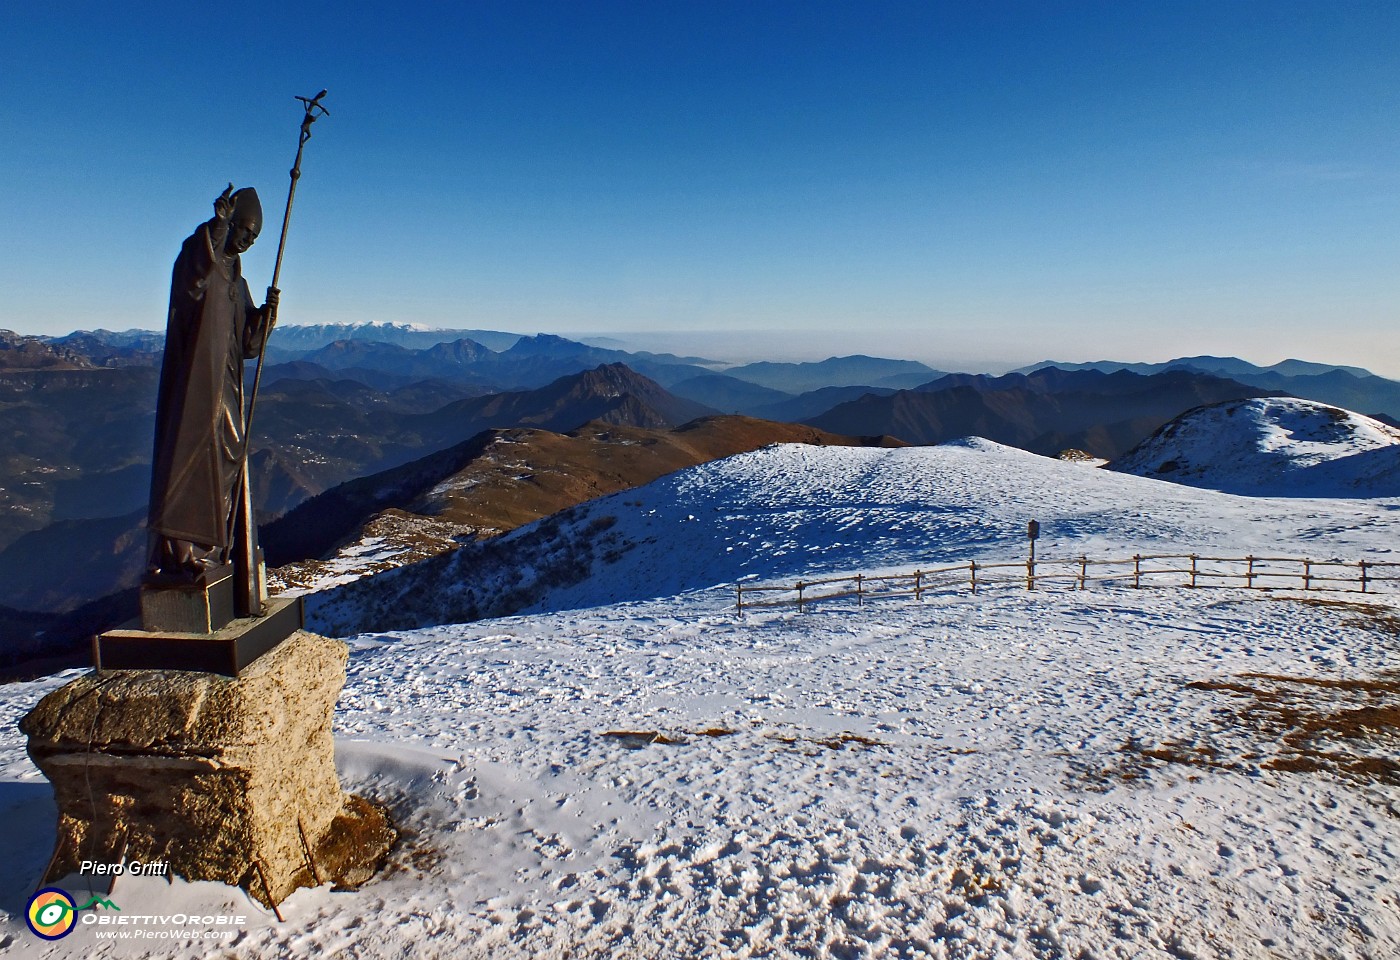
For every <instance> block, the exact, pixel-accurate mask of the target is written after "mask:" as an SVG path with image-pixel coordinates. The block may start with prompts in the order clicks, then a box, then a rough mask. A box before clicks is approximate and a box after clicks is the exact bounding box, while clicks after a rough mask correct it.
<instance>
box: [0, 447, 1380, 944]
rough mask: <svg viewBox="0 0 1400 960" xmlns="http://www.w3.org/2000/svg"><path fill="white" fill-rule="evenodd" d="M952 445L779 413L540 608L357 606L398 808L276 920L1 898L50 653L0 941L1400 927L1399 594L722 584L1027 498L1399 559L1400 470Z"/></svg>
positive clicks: (1103, 527) (636, 515)
mask: <svg viewBox="0 0 1400 960" xmlns="http://www.w3.org/2000/svg"><path fill="white" fill-rule="evenodd" d="M940 449H941V450H942V452H941V453H940V452H937V451H924V452H923V454H922V455H919V454H917V452H913V453H914V454H915V455H911V454H909V453H906V452H905V451H878V450H874V451H851V450H844V449H840V450H838V449H826V450H819V449H816V448H796V449H794V448H788V447H780V448H775V449H773V450H768V451H758V452H756V453H754V454H747V455H744V457H740V458H733V459H732V460H731V461H727V463H728V464H729V466H728V467H727V468H726V467H724V465H723V464H710V465H706V466H704V467H700V468H696V469H695V470H693V471H683V472H682V473H681V474H677V475H674V476H673V477H670V478H664V479H663V480H661V481H658V482H657V483H656V484H653V485H651V486H649V487H646V488H642V489H640V490H637V491H629V492H627V493H624V494H619V495H618V496H617V497H615V498H607V499H605V500H603V501H599V502H597V503H595V504H592V505H588V506H587V507H585V508H579V512H577V513H575V514H574V515H571V516H569V517H566V518H564V519H562V520H560V521H558V522H557V524H556V526H557V527H558V528H559V529H560V530H563V531H565V532H567V530H568V529H569V528H570V526H571V525H576V526H577V527H578V528H579V529H580V530H582V529H586V528H587V527H588V525H589V524H590V523H594V522H595V521H596V519H597V518H598V517H600V516H604V515H608V516H613V517H615V518H616V519H615V521H614V522H613V523H612V524H611V525H609V526H608V527H607V528H606V529H603V530H597V532H598V533H599V534H600V535H606V534H610V533H617V534H618V535H619V537H620V539H619V540H618V541H617V543H616V544H615V546H616V547H617V548H618V552H617V553H616V554H614V559H613V560H611V561H608V560H607V559H606V558H605V557H603V556H602V555H601V551H600V556H599V558H598V559H597V560H596V562H595V564H594V565H593V566H590V568H589V572H590V576H588V577H586V578H585V579H583V580H580V581H578V582H576V583H574V584H572V585H561V586H558V587H556V588H554V589H553V590H552V591H545V592H543V593H541V594H540V595H539V597H538V599H537V601H536V602H537V603H540V604H548V605H550V606H552V607H553V608H554V609H552V610H549V611H541V612H537V613H533V614H530V615H527V616H520V617H511V618H502V619H496V620H489V621H482V622H478V623H473V624H467V625H444V626H432V627H427V628H424V629H419V630H407V631H379V632H374V633H369V634H364V635H360V636H356V637H353V638H351V639H350V641H349V642H350V644H351V647H352V657H351V661H350V667H349V680H348V683H347V687H346V690H345V693H344V695H343V696H342V698H341V702H340V705H339V708H338V711H337V722H336V724H337V751H338V763H339V766H340V769H341V774H342V778H343V780H344V781H345V783H346V785H347V787H348V788H350V789H352V790H354V791H357V792H361V793H364V794H366V795H369V796H373V797H376V798H378V799H380V800H382V801H384V802H386V803H388V804H389V805H390V806H391V807H392V808H393V810H394V811H395V815H396V817H397V819H398V822H399V823H400V825H401V826H403V827H405V828H406V832H407V834H408V836H407V837H406V839H405V841H404V843H403V844H402V845H401V847H400V848H399V849H398V850H396V852H395V854H394V857H393V863H392V866H391V869H390V870H389V871H387V872H386V873H385V874H384V875H383V876H381V877H380V878H377V879H376V880H375V881H373V882H371V883H370V884H368V885H366V886H365V887H364V888H363V889H361V890H360V891H358V892H355V893H334V892H331V891H329V890H326V889H318V890H304V891H300V892H299V893H297V894H296V895H294V896H293V897H292V898H291V899H290V900H289V901H287V902H286V903H284V904H283V905H282V912H283V915H284V917H285V920H284V921H282V922H278V921H277V920H276V919H275V918H274V917H272V916H271V915H270V914H268V913H267V912H266V911H263V910H262V909H260V908H259V907H257V905H256V904H254V903H253V902H252V901H250V900H249V899H248V898H246V897H245V896H243V895H242V894H241V893H239V892H237V891H229V890H227V889H225V888H222V887H216V886H213V885H209V884H186V883H183V882H178V881H177V882H176V883H174V884H172V885H167V884H166V882H165V881H164V880H149V879H135V878H122V879H121V880H119V881H118V883H117V885H116V889H115V891H114V892H113V894H112V899H113V900H114V901H115V902H116V903H118V904H120V905H121V906H122V908H123V910H132V909H136V908H137V907H138V906H139V907H140V908H141V910H142V912H147V913H154V912H157V911H160V912H171V913H174V912H181V911H183V912H187V913H196V912H228V911H234V912H241V913H245V914H246V915H248V917H249V923H248V925H247V926H246V927H245V928H243V929H242V931H241V933H240V934H239V935H238V938H237V940H236V941H234V942H232V943H231V944H227V943H226V944H224V945H222V946H217V947H216V946H211V945H210V943H209V942H207V941H206V942H198V941H196V942H187V943H169V942H166V943H154V944H153V943H151V942H137V941H130V940H129V941H102V942H99V941H96V940H95V939H94V937H93V935H92V933H91V931H90V930H87V929H79V930H78V931H77V932H75V933H74V934H72V935H70V936H69V937H68V938H66V939H64V940H61V941H57V942H56V943H55V944H53V945H46V944H43V943H41V942H40V941H38V940H37V939H35V938H34V937H33V936H32V935H31V934H30V933H29V932H28V931H27V930H26V929H25V928H24V926H23V921H22V919H18V918H17V916H18V913H19V911H20V908H22V906H23V904H24V901H25V899H26V898H27V896H28V894H29V892H30V891H31V890H32V889H33V886H34V883H35V881H36V880H37V878H38V876H39V874H40V873H41V872H42V870H43V867H44V863H45V861H46V860H47V857H48V854H49V850H50V844H51V842H52V837H53V833H52V819H53V808H52V802H51V799H50V794H49V791H48V789H47V786H46V785H45V783H44V781H43V780H42V778H40V777H39V775H38V774H37V772H36V771H35V770H34V769H33V767H32V766H31V765H30V763H29V761H28V759H27V758H26V757H25V756H24V744H23V738H22V737H21V736H20V734H19V733H18V732H17V730H16V728H15V725H14V721H15V720H16V719H17V718H18V717H19V716H21V715H22V714H23V713H24V712H25V711H27V710H28V709H29V708H30V707H31V706H32V705H33V704H34V703H35V702H36V701H37V699H38V698H39V697H40V696H42V695H43V693H45V692H47V691H48V690H51V689H53V688H55V687H57V686H58V685H59V684H60V683H62V682H63V681H64V679H66V678H65V677H62V676H60V677H52V678H47V679H44V680H39V681H35V682H31V683H22V684H12V685H9V686H7V687H4V688H0V692H2V693H3V699H0V813H3V816H4V818H5V822H6V824H7V825H8V826H9V829H8V831H7V832H6V835H5V836H4V839H3V840H0V855H3V857H4V861H5V863H6V864H7V865H9V867H10V869H9V870H8V871H6V873H5V874H4V875H3V877H0V910H3V911H4V912H5V913H6V914H7V916H8V919H7V920H6V921H4V925H3V927H0V950H4V951H6V952H8V953H11V954H13V955H16V956H35V957H39V956H45V957H49V956H51V957H76V956H84V957H87V956H109V955H110V956H126V955H152V956H166V955H180V956H216V957H259V958H262V957H266V958H272V957H287V956H311V955H319V954H328V955H329V954H337V955H339V956H342V957H346V958H354V957H404V958H407V957H493V958H495V957H506V958H509V957H522V958H523V957H540V958H550V960H555V958H557V960H563V958H565V957H570V958H577V957H608V958H640V957H648V958H649V957H670V956H677V957H685V956H714V957H833V958H856V957H880V956H889V957H916V956H931V957H946V958H971V957H988V958H991V957H1007V958H1061V957H1063V958H1079V957H1086V958H1087V957H1094V958H1109V957H1115V958H1182V957H1200V958H1207V957H1251V958H1252V957H1259V958H1266V957H1267V958H1289V960H1292V958H1311V957H1328V958H1332V957H1337V958H1376V960H1379V958H1388V957H1394V956H1396V955H1397V954H1400V879H1397V878H1400V766H1397V764H1396V762H1395V758H1396V746H1397V740H1396V737H1395V732H1396V727H1395V723H1396V720H1395V711H1396V709H1397V703H1398V702H1400V694H1398V693H1397V691H1400V674H1397V672H1396V663H1397V653H1398V652H1400V613H1398V612H1397V610H1396V601H1395V596H1394V594H1390V595H1381V596H1375V597H1369V598H1364V597H1361V596H1359V595H1346V596H1343V595H1333V596H1330V597H1328V596H1324V595H1321V594H1317V593H1314V594H1311V595H1308V596H1304V595H1302V594H1296V593H1295V594H1287V593H1284V592H1281V591H1274V592H1269V593H1265V592H1260V591H1244V590H1232V589H1209V590H1195V591H1193V590H1187V589H1183V588H1157V589H1144V590H1132V589H1128V588H1116V587H1100V588H1094V589H1090V590H1086V591H1082V592H1081V591H1072V590H1067V589H1063V588H1055V589H1046V590H1037V591H1035V592H1027V591H1024V590H1021V589H1013V588H1010V587H1003V588H999V589H994V590H990V591H985V592H983V593H980V594H978V595H976V596H973V595H971V594H969V593H966V592H959V593H943V594H936V595H931V596H928V597H926V598H925V599H924V600H923V601H922V602H915V601H914V600H913V599H912V598H901V599H891V600H882V601H878V602H874V603H868V604H866V605H865V606H863V607H857V606H855V605H854V604H853V603H852V602H850V601H830V602H828V603H826V604H824V605H820V606H817V607H816V608H814V610H813V611H811V612H808V613H805V614H798V613H797V612H796V611H794V610H793V609H792V608H781V609H775V610H770V611H766V612H751V613H749V614H747V615H745V616H743V617H740V616H738V615H737V614H736V613H735V612H734V610H733V609H732V602H733V594H732V592H731V589H730V586H729V583H730V582H732V580H733V579H737V578H738V577H741V576H743V577H750V578H756V579H774V578H785V577H788V576H789V575H792V574H798V575H805V574H807V573H809V572H823V573H829V572H839V571H842V570H847V571H851V572H854V571H856V570H862V569H863V570H867V571H868V570H870V569H873V568H882V569H910V568H913V567H914V566H917V565H920V564H926V563H927V561H928V559H929V558H930V556H939V555H945V554H947V553H950V552H957V553H959V555H961V556H978V557H981V556H996V555H1003V556H1016V555H1019V539H1020V536H1021V535H1022V534H1023V532H1024V524H1025V520H1026V519H1028V518H1029V516H1035V517H1038V518H1039V519H1040V520H1041V522H1042V524H1043V528H1044V529H1045V531H1046V541H1045V543H1046V547H1047V549H1048V548H1051V547H1053V548H1054V549H1055V550H1060V551H1069V552H1073V553H1074V554H1076V555H1077V554H1078V553H1079V552H1083V551H1084V550H1088V551H1089V552H1091V553H1094V552H1098V551H1099V550H1100V549H1102V550H1104V551H1107V550H1113V551H1115V552H1116V551H1117V550H1118V549H1120V548H1122V547H1124V546H1132V545H1144V546H1145V545H1146V544H1147V543H1154V544H1157V545H1159V546H1166V545H1171V546H1173V547H1182V548H1187V549H1190V548H1192V547H1195V546H1201V547H1205V546H1218V545H1238V546H1239V547H1241V548H1243V549H1254V548H1258V547H1262V546H1269V547H1270V548H1272V550H1273V551H1275V552H1287V553H1296V554H1298V555H1300V556H1301V555H1305V554H1306V555H1314V556H1320V555H1324V554H1325V555H1343V556H1346V557H1348V558H1351V559H1356V558H1360V557H1362V556H1365V557H1367V558H1370V559H1374V560H1385V559H1394V556H1395V555H1394V553H1393V550H1394V543H1395V534H1396V519H1395V518H1396V516H1397V515H1396V512H1395V511H1396V510H1397V509H1400V501H1396V500H1393V499H1392V500H1383V499H1369V500H1326V499H1312V500H1298V499H1294V500H1287V501H1278V500H1252V499H1249V498H1244V497H1235V496H1229V495H1226V494H1220V493H1214V492H1211V491H1206V490H1196V489H1190V488H1186V487H1181V486H1175V485H1171V484H1166V483H1161V482H1158V481H1152V480H1144V479H1141V478H1137V477H1129V476H1123V475H1115V474H1112V473H1108V472H1105V471H1101V470H1097V469H1094V468H1092V467H1088V466H1085V465H1082V464H1072V463H1060V462H1057V461H1053V460H1048V459H1045V458H1037V457H1032V456H1031V455H1028V454H1021V453H1019V452H1016V451H1007V450H1006V449H1005V448H1000V447H996V446H995V445H991V444H984V443H980V442H976V443H969V444H963V445H961V446H955V447H949V448H940ZM726 469H727V470H729V471H730V472H729V473H728V474H726V473H725V470H726ZM862 497H864V498H865V502H866V503H867V504H868V506H869V509H868V510H866V511H865V512H864V513H862V512H861V511H860V510H859V504H860V503H861V502H862V500H861V498H862ZM593 511H602V512H593ZM1031 511H1034V512H1031ZM687 517H690V518H693V519H685V518H687ZM595 529H596V524H595ZM662 534H666V535H668V536H672V537H673V539H671V540H665V539H664V538H663V537H662ZM512 536H515V535H512ZM552 536H557V535H552ZM502 539H503V540H504V539H506V538H502ZM548 539H551V538H541V540H540V542H545V540H548ZM556 544H557V541H556ZM460 552H461V551H459V553H460ZM668 552H669V554H670V558H671V559H670V561H669V566H668V561H667V559H666V557H667V553H668ZM725 558H729V559H727V560H726V559H725ZM726 564H727V565H726ZM672 569H674V570H678V571H679V572H676V573H672V572H669V571H671V570H672ZM648 571H650V574H648ZM696 571H704V573H705V575H706V576H712V577H713V578H714V579H711V580H709V582H708V584H713V585H708V584H706V583H697V582H695V580H694V578H695V577H696V576H698V574H697V573H696ZM410 572H411V568H409V569H405V570H402V571H396V572H395V573H393V574H389V575H387V576H392V577H403V578H407V577H408V576H409V575H410ZM648 576H649V577H650V578H649V579H648ZM610 578H611V579H610ZM614 581H616V582H619V583H622V586H621V587H617V588H616V589H617V590H618V591H620V592H621V593H622V594H623V595H621V596H616V595H613V594H612V593H610V592H609V591H612V590H614V587H613V585H612V584H613V583H614ZM405 582H406V581H405ZM434 588H435V587H434ZM1362 600H1364V601H1366V602H1365V603H1364V604H1361V603H1357V602H1356V601H1362ZM589 603H595V604H597V603H606V604H607V605H602V606H588V605H587V604H589ZM128 904H132V905H133V906H132V907H128V906H127V905H128ZM146 908H151V909H149V910H148V909H146Z"/></svg>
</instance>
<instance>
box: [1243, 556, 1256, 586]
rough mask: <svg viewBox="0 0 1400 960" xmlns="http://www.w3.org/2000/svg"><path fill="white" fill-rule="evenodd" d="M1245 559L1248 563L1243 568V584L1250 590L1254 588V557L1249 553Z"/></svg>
mask: <svg viewBox="0 0 1400 960" xmlns="http://www.w3.org/2000/svg"><path fill="white" fill-rule="evenodd" d="M1245 560H1246V561H1247V562H1248V563H1249V566H1248V567H1246V568H1245V572H1244V585H1245V587H1246V588H1248V589H1250V590H1253V589H1254V557H1253V556H1252V555H1251V556H1248V557H1245Z"/></svg>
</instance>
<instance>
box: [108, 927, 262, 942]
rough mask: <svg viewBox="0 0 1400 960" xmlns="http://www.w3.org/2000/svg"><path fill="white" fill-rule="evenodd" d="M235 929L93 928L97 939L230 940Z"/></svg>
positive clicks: (235, 933)
mask: <svg viewBox="0 0 1400 960" xmlns="http://www.w3.org/2000/svg"><path fill="white" fill-rule="evenodd" d="M237 933H238V931H237V930H179V929H176V930H142V929H140V928H137V929H120V930H94V931H93V935H94V937H95V938H96V939H98V940H232V939H233V938H234V936H235V935H237Z"/></svg>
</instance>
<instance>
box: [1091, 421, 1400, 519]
mask: <svg viewBox="0 0 1400 960" xmlns="http://www.w3.org/2000/svg"><path fill="white" fill-rule="evenodd" d="M1109 469H1111V470H1117V471H1121V472H1123V473H1132V474H1136V475H1138V476H1143V477H1155V478H1157V479H1161V480H1170V481H1172V482H1173V483H1183V484H1190V485H1192V486H1198V487H1209V488H1211V489H1215V490H1224V491H1228V492H1231V493H1241V494H1253V495H1258V496H1288V497H1299V496H1313V497H1316V496H1335V497H1362V496H1383V497H1394V496H1400V430H1397V429H1396V428H1395V427H1391V426H1388V425H1387V424H1384V423H1381V422H1380V421H1378V420H1373V419H1371V418H1370V417H1366V416H1362V415H1361V414H1359V413H1352V412H1351V411H1350V410H1343V409H1341V408H1340V407H1333V406H1329V405H1327V404H1324V403H1317V402H1315V401H1312V400H1297V399H1293V398H1289V397H1269V398H1259V399H1254V400H1232V401H1229V402H1226V403H1220V404H1214V405H1212V406H1208V407H1199V408H1197V409H1195V410H1191V411H1188V412H1187V413H1184V414H1182V415H1181V416H1180V417H1178V418H1176V419H1175V420H1173V421H1171V422H1170V423H1168V424H1166V425H1165V426H1163V427H1162V428H1161V429H1160V430H1158V431H1157V432H1156V433H1155V434H1153V435H1152V436H1151V437H1149V438H1148V439H1147V440H1145V441H1143V442H1142V443H1141V444H1139V445H1138V446H1137V447H1136V448H1134V449H1133V450H1131V451H1129V452H1128V453H1127V454H1125V455H1124V456H1123V457H1120V458H1119V459H1118V460H1116V461H1114V463H1112V464H1111V465H1110V467H1109Z"/></svg>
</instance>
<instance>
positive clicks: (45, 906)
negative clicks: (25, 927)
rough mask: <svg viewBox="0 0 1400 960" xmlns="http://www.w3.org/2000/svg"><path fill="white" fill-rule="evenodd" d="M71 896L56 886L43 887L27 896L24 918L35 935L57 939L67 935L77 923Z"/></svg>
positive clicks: (46, 938) (76, 912)
mask: <svg viewBox="0 0 1400 960" xmlns="http://www.w3.org/2000/svg"><path fill="white" fill-rule="evenodd" d="M77 914H78V911H77V910H76V909H75V907H74V904H73V898H72V897H70V896H68V893H67V891H64V890H60V889H58V887H45V888H44V889H42V890H40V891H39V892H38V893H36V894H34V896H32V897H30V898H29V909H28V910H27V911H25V920H26V921H27V922H28V923H29V929H30V930H33V931H34V934H35V936H39V937H43V938H44V939H45V940H59V939H61V938H63V937H66V936H68V934H69V933H71V932H72V931H73V928H74V927H75V926H77V923H78V916H77Z"/></svg>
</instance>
